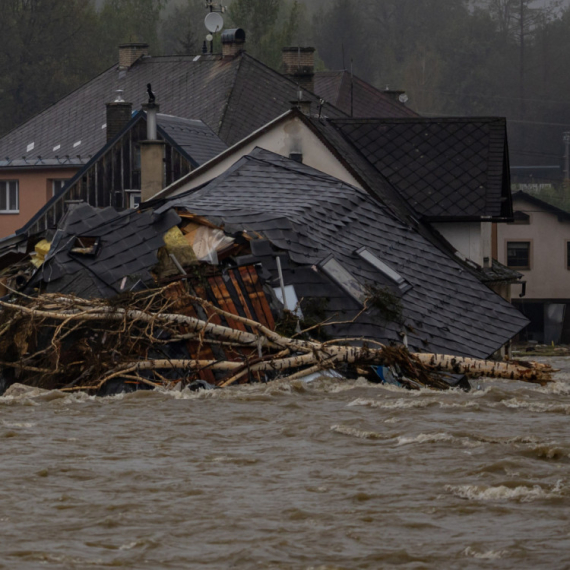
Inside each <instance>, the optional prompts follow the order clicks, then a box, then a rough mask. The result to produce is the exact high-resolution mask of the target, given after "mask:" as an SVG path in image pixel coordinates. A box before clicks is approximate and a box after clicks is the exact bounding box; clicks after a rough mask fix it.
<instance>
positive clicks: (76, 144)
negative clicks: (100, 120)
mask: <svg viewBox="0 0 570 570" xmlns="http://www.w3.org/2000/svg"><path fill="white" fill-rule="evenodd" d="M80 144H81V141H77V142H76V143H73V148H77V147H78V146H79V145H80Z"/></svg>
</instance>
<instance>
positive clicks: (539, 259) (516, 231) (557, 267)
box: [497, 199, 570, 300]
mask: <svg viewBox="0 0 570 570" xmlns="http://www.w3.org/2000/svg"><path fill="white" fill-rule="evenodd" d="M513 206H514V209H515V210H518V211H522V212H525V213H526V214H528V215H529V216H530V223H529V224H498V227H497V257H498V260H499V261H500V262H501V263H503V264H505V265H506V264H507V242H509V241H528V242H530V269H528V270H522V269H517V271H519V272H520V273H522V274H523V275H524V277H523V280H524V281H526V283H527V285H526V300H531V299H537V300H539V299H565V300H567V299H570V270H569V269H568V267H567V257H566V248H567V245H566V244H567V243H568V242H569V241H570V223H569V222H560V221H559V220H558V216H557V215H556V214H552V213H550V212H547V211H544V210H542V209H541V208H540V207H539V206H536V205H534V204H531V203H530V202H526V201H523V200H520V199H517V200H516V202H515V203H514V205H513Z"/></svg>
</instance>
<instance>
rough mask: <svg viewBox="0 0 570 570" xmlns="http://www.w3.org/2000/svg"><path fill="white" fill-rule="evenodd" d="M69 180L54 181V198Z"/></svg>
mask: <svg viewBox="0 0 570 570" xmlns="http://www.w3.org/2000/svg"><path fill="white" fill-rule="evenodd" d="M68 182H69V180H52V186H51V188H52V196H57V195H58V194H59V193H60V192H61V191H62V190H63V187H64V186H65V185H66V184H67V183H68Z"/></svg>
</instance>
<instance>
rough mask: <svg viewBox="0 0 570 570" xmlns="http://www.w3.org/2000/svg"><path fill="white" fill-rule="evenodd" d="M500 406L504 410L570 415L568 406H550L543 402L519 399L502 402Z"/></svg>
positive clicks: (569, 406)
mask: <svg viewBox="0 0 570 570" xmlns="http://www.w3.org/2000/svg"><path fill="white" fill-rule="evenodd" d="M501 404H502V405H503V406H505V408H509V409H522V410H528V411H529V412H536V413H550V414H565V415H568V414H570V404H550V403H545V402H536V401H528V400H521V399H519V398H511V399H510V400H503V401H502V402H501Z"/></svg>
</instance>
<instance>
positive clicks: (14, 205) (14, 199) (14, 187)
mask: <svg viewBox="0 0 570 570" xmlns="http://www.w3.org/2000/svg"><path fill="white" fill-rule="evenodd" d="M19 209H20V204H19V200H18V183H17V182H10V210H15V211H18V210H19Z"/></svg>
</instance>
